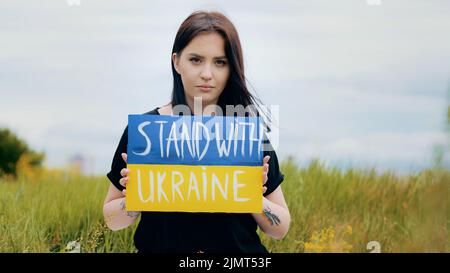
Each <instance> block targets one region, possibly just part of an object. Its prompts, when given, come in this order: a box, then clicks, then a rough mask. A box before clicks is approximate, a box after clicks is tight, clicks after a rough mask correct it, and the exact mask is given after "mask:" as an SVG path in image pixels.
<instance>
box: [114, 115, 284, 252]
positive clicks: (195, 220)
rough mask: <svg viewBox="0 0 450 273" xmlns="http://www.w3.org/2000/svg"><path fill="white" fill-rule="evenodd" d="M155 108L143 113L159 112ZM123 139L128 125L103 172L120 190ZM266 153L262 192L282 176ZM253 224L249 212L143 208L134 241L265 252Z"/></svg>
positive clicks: (156, 248) (170, 248) (173, 248)
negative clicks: (266, 171)
mask: <svg viewBox="0 0 450 273" xmlns="http://www.w3.org/2000/svg"><path fill="white" fill-rule="evenodd" d="M158 109H159V107H158V108H155V109H154V110H152V111H150V112H147V113H145V114H149V115H159V112H158ZM127 143H128V127H126V128H125V131H124V132H123V134H122V137H121V139H120V142H119V145H118V147H117V149H116V152H115V153H114V158H113V161H112V164H111V171H110V172H109V173H108V174H107V177H108V178H109V180H110V181H111V183H112V184H113V185H114V186H115V187H116V188H117V189H118V190H120V191H122V190H123V189H124V187H123V186H122V185H120V183H119V180H120V178H122V176H121V175H120V170H122V169H123V168H126V164H125V162H124V161H123V159H122V157H121V154H122V153H126V152H127ZM266 155H270V160H269V173H268V180H267V182H266V185H265V186H266V187H267V191H266V192H265V194H264V196H267V195H268V194H270V193H271V192H273V191H274V190H275V189H276V188H277V187H278V186H279V185H280V184H281V182H283V180H284V175H283V174H282V173H281V172H280V169H279V165H278V159H277V156H276V153H275V151H264V156H266ZM261 164H262V163H261ZM257 227H258V225H257V223H256V221H255V220H254V218H253V216H252V215H251V214H250V213H205V212H202V213H190V212H148V211H143V212H142V213H141V219H140V222H139V224H138V227H137V229H136V232H135V234H134V244H135V246H136V248H137V249H138V251H139V252H159V253H163V252H175V253H193V252H198V251H202V252H210V253H226V252H228V253H266V252H267V250H266V248H265V247H264V245H262V244H261V240H260V238H259V236H258V234H257V233H256V230H257Z"/></svg>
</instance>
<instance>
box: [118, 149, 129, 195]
mask: <svg viewBox="0 0 450 273" xmlns="http://www.w3.org/2000/svg"><path fill="white" fill-rule="evenodd" d="M122 159H123V161H125V163H127V154H126V153H122ZM129 173H130V170H128V169H127V168H123V169H122V170H121V171H120V175H121V176H122V178H121V179H120V180H119V183H120V185H122V186H124V187H125V189H124V190H122V194H123V196H126V194H127V189H126V187H127V184H128V181H129V180H130V178H129V177H128V174H129Z"/></svg>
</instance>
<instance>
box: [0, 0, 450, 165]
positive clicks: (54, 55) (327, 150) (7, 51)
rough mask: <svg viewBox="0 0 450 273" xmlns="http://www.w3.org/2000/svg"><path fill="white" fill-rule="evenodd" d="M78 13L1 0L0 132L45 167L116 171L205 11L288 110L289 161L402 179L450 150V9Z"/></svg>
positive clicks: (447, 5)
mask: <svg viewBox="0 0 450 273" xmlns="http://www.w3.org/2000/svg"><path fill="white" fill-rule="evenodd" d="M80 3H81V4H80V5H79V6H70V5H68V3H67V1H66V0H52V1H25V0H19V1H17V0H4V1H2V2H1V3H0V37H1V38H0V94H1V99H0V108H1V111H0V113H1V114H0V126H2V127H9V128H11V129H12V130H14V131H15V132H16V133H17V134H18V135H19V136H20V137H21V138H23V139H25V140H26V141H27V142H28V143H29V144H30V146H31V147H32V148H34V149H36V150H40V151H45V152H46V154H47V164H48V165H49V166H52V167H58V166H64V165H65V164H66V163H67V161H68V159H69V158H70V157H71V156H73V155H75V154H81V155H83V156H85V157H86V158H87V160H88V162H89V163H88V165H89V166H88V167H87V168H86V171H87V172H89V173H96V174H103V173H106V172H107V171H108V168H109V167H110V164H111V158H112V155H113V153H114V150H115V148H116V145H117V143H118V141H119V138H120V135H121V133H122V131H123V129H124V127H125V126H126V122H127V115H128V114H129V113H133V114H134V113H143V112H146V111H149V110H151V109H153V108H155V107H157V106H161V105H163V104H165V103H167V102H168V101H169V99H170V93H171V88H172V78H171V77H172V75H171V69H170V53H171V48H172V43H173V40H174V38H175V34H176V31H177V29H178V27H179V25H180V24H181V22H182V21H183V20H184V19H185V18H186V17H187V16H188V15H189V14H190V13H191V12H192V11H194V10H198V9H206V10H218V11H221V12H223V13H224V14H226V15H227V16H228V17H229V18H230V19H231V20H232V21H233V23H234V24H235V26H236V28H237V29H238V32H239V35H240V38H241V42H242V46H243V50H244V62H245V66H246V74H247V77H248V80H249V82H250V83H251V85H252V86H253V87H254V89H253V90H256V92H257V93H258V95H259V96H260V97H261V98H262V100H263V102H265V103H266V104H268V105H279V106H280V128H279V135H280V141H279V145H278V147H277V153H278V155H279V157H280V158H286V157H287V156H288V155H292V156H294V157H295V158H296V159H297V160H298V162H299V163H300V164H307V163H308V162H309V161H310V160H311V158H314V157H318V158H320V159H322V160H323V161H325V162H327V163H328V164H330V165H336V166H341V167H345V166H356V167H361V168H368V167H376V168H377V169H378V170H381V171H382V170H387V169H392V170H395V171H397V172H400V173H406V172H410V171H418V170H421V169H423V168H426V167H429V166H431V163H432V150H433V147H434V146H435V145H447V147H448V145H449V144H448V141H449V139H448V135H446V133H445V115H446V107H447V105H448V104H449V100H450V94H449V92H450V38H449V36H448V33H450V14H449V13H450V2H449V1H446V0H430V1H422V0H404V1H401V0H395V1H394V0H381V5H376V6H374V5H368V3H367V1H366V0H348V1H317V0H310V1H170V5H168V3H169V2H167V1H126V2H124V1H117V0H108V1H106V0H105V1H96V0H89V1H88V0H80ZM444 163H445V164H446V165H447V166H450V158H449V155H448V154H447V155H446V157H445V158H444Z"/></svg>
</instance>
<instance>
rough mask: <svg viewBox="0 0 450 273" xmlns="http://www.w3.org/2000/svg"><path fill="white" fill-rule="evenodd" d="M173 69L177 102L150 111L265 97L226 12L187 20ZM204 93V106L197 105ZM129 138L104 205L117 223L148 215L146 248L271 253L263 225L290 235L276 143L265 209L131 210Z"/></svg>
mask: <svg viewBox="0 0 450 273" xmlns="http://www.w3.org/2000/svg"><path fill="white" fill-rule="evenodd" d="M172 73H173V79H174V87H173V92H172V101H171V103H169V104H167V105H165V106H163V107H157V108H156V109H154V110H152V111H150V112H148V113H146V114H152V115H172V114H174V113H179V112H180V111H178V110H176V109H183V106H184V109H186V108H187V109H188V110H190V111H191V112H193V114H195V115H198V114H203V115H212V113H213V112H214V113H215V114H217V113H218V111H219V112H221V113H225V112H226V106H227V105H229V106H238V105H242V106H243V107H246V106H249V105H250V106H251V105H258V104H257V103H256V100H255V98H254V97H253V96H252V95H251V94H250V93H249V91H248V89H247V87H246V84H245V76H244V67H243V56H242V49H241V46H240V41H239V37H238V34H237V31H236V29H235V28H234V26H233V24H232V23H231V22H230V21H229V20H228V18H226V17H225V16H224V15H223V14H221V13H217V12H194V13H193V14H191V15H190V16H189V17H188V18H187V19H186V20H185V21H184V22H183V23H182V24H181V26H180V29H179V30H178V33H177V35H176V38H175V42H174V46H173V50H172ZM198 99H200V100H198ZM197 101H200V102H201V104H202V105H201V107H200V108H201V109H204V110H200V111H199V110H198V109H199V107H196V106H195V107H194V103H196V102H197ZM216 105H217V106H216ZM208 106H216V107H208ZM175 110H176V111H175ZM256 114H259V112H258V111H256ZM127 141H128V139H127V128H126V129H125V131H124V133H123V135H122V138H121V140H120V143H119V146H118V147H117V149H116V152H115V154H114V158H113V162H112V166H111V171H110V172H109V173H108V174H107V176H108V178H109V179H110V181H111V184H110V187H109V191H108V194H107V196H106V199H105V202H104V207H103V212H104V217H105V221H106V223H107V225H108V227H109V228H110V229H112V230H119V229H123V228H126V227H128V226H130V225H132V224H133V223H134V222H135V221H136V219H137V218H138V216H139V215H141V219H140V222H139V225H138V227H137V230H136V233H135V235H134V242H135V246H136V248H137V249H138V252H178V253H180V252H191V253H192V252H216V253H217V252H229V253H230V252H234V253H235V252H246V253H264V252H267V250H266V248H265V247H264V246H263V245H262V244H261V240H260V238H259V236H258V234H257V233H256V230H257V227H258V226H259V228H260V229H261V230H262V231H263V232H264V233H265V234H267V235H269V236H271V237H273V238H276V239H281V238H283V237H284V236H285V235H286V233H287V231H288V229H289V222H290V215H289V210H288V207H287V205H286V202H285V199H284V196H283V192H282V190H281V187H280V184H281V182H282V181H283V179H284V176H283V174H281V172H280V170H279V165H278V159H277V156H276V153H275V152H274V151H273V150H271V151H264V155H265V156H264V159H263V162H262V164H263V174H262V183H263V185H264V186H263V193H262V194H263V196H264V197H263V213H246V214H245V213H182V212H142V214H141V213H139V212H127V211H126V210H125V195H126V189H125V187H126V184H127V183H128V176H127V175H128V170H127V169H126V160H127V156H126V149H127ZM269 145H270V143H269Z"/></svg>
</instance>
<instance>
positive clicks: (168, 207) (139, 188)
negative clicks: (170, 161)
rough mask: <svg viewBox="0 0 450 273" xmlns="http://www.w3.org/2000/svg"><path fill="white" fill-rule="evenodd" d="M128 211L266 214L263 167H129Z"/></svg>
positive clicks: (129, 165) (131, 165)
mask: <svg viewBox="0 0 450 273" xmlns="http://www.w3.org/2000/svg"><path fill="white" fill-rule="evenodd" d="M127 168H128V169H129V170H130V173H129V178H130V180H129V182H128V184H127V194H126V209H127V210H128V211H180V212H234V213H260V212H262V202H263V201H262V166H192V165H149V164H128V166H127Z"/></svg>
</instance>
